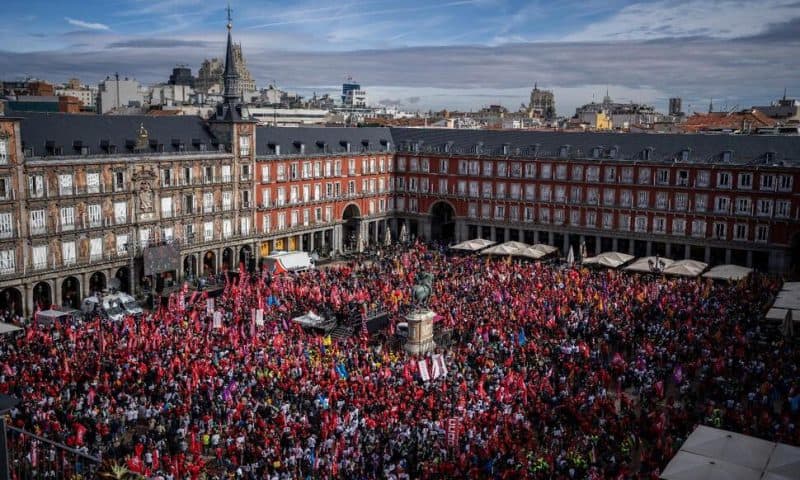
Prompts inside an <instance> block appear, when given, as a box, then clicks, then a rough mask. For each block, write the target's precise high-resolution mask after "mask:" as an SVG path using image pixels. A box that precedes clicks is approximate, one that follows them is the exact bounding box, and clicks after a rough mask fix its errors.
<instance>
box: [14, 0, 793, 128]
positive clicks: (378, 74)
mask: <svg viewBox="0 0 800 480" xmlns="http://www.w3.org/2000/svg"><path fill="white" fill-rule="evenodd" d="M226 5H227V3H226V2H224V1H216V0H160V1H150V0H52V1H43V0H25V1H22V0H4V1H3V14H4V22H3V28H2V29H0V79H3V80H17V79H24V78H26V77H37V78H43V79H46V80H50V81H54V82H63V81H65V80H67V79H68V78H70V77H78V78H80V79H81V80H82V81H83V82H85V83H97V82H99V81H101V80H102V79H104V78H106V76H108V75H113V74H114V72H119V74H120V75H121V76H127V77H134V78H136V79H138V80H140V81H141V82H143V83H148V84H149V83H157V82H165V81H166V80H167V78H168V77H169V74H170V73H171V70H172V68H173V67H174V66H175V65H178V64H185V65H187V66H189V67H191V68H192V71H193V72H194V73H196V72H197V69H198V68H199V66H200V64H201V62H202V60H203V59H204V58H210V57H214V56H216V57H222V58H224V54H225V52H224V48H225V39H226V36H225V24H226V19H225V8H226ZM231 8H232V9H233V25H234V26H233V35H234V40H235V41H237V42H241V43H242V50H243V53H244V56H245V59H246V61H247V64H248V67H249V68H250V71H251V73H252V74H253V76H254V77H255V79H256V82H257V85H258V87H259V88H263V87H266V86H267V85H268V84H275V85H277V86H278V87H279V88H282V89H284V90H288V91H292V92H298V93H300V94H302V95H306V96H310V95H311V94H312V93H313V92H317V93H331V94H336V93H337V92H338V91H339V90H340V88H341V83H342V82H343V81H344V80H345V79H346V78H347V77H348V76H352V77H353V79H354V80H356V81H358V82H360V83H361V84H362V86H363V87H364V88H365V89H366V90H367V94H368V97H369V101H370V103H372V104H376V103H382V104H386V105H397V106H399V107H401V108H403V109H406V110H411V111H417V110H422V111H425V110H429V109H434V110H438V109H443V108H447V109H450V110H457V109H458V110H477V109H479V108H482V107H484V106H487V105H491V104H501V105H503V106H505V107H507V108H509V109H511V110H516V109H517V108H519V106H520V104H522V103H527V102H528V100H529V95H530V90H531V88H532V87H533V86H534V84H538V86H539V87H540V88H546V89H550V90H553V91H554V93H555V101H556V109H557V111H558V113H559V114H561V115H571V114H573V113H574V111H575V108H576V107H577V106H579V105H582V104H584V103H588V102H590V101H592V99H596V100H600V99H602V97H603V96H604V95H605V92H606V90H608V92H609V94H610V96H611V97H612V98H613V99H614V100H616V101H623V102H631V101H633V102H643V103H650V104H654V105H655V106H656V107H657V108H658V109H660V110H662V111H663V110H666V105H667V99H668V98H669V97H681V98H683V108H684V110H685V111H688V112H692V111H707V109H708V104H709V101H710V100H711V99H713V101H714V106H715V107H716V108H718V109H721V108H723V107H727V108H729V109H733V108H747V107H749V106H752V105H763V104H767V103H769V102H770V101H773V100H775V99H777V98H779V97H780V96H782V95H783V92H784V89H787V91H788V94H789V96H794V97H800V75H798V72H800V55H799V53H800V0H763V1H760V2H754V1H752V0H654V1H631V0H601V1H598V0H583V1H577V0H559V1H540V0H528V1H522V0H434V1H431V0H403V1H397V0H337V1H323V0H294V1H277V0H231ZM716 108H715V109H716Z"/></svg>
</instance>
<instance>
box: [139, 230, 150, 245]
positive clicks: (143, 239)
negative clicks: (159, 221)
mask: <svg viewBox="0 0 800 480" xmlns="http://www.w3.org/2000/svg"><path fill="white" fill-rule="evenodd" d="M149 243H150V229H149V228H141V229H139V244H140V245H141V246H142V248H145V247H147V245H148V244H149Z"/></svg>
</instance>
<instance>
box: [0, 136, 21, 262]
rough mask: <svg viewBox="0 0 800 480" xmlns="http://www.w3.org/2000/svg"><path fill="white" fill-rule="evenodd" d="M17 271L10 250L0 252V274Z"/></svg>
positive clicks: (13, 252)
mask: <svg viewBox="0 0 800 480" xmlns="http://www.w3.org/2000/svg"><path fill="white" fill-rule="evenodd" d="M0 141H2V140H1V139H0ZM16 270H17V255H16V252H15V251H14V250H13V249H12V250H0V273H14V272H15V271H16Z"/></svg>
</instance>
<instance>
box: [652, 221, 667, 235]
mask: <svg viewBox="0 0 800 480" xmlns="http://www.w3.org/2000/svg"><path fill="white" fill-rule="evenodd" d="M653 233H661V234H664V233H667V219H666V218H664V217H655V218H654V219H653Z"/></svg>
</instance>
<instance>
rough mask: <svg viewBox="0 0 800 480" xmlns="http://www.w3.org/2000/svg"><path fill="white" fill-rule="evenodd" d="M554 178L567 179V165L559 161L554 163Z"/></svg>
mask: <svg viewBox="0 0 800 480" xmlns="http://www.w3.org/2000/svg"><path fill="white" fill-rule="evenodd" d="M556 179H558V180H566V179H567V166H566V165H564V164H563V163H559V164H558V165H556Z"/></svg>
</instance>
